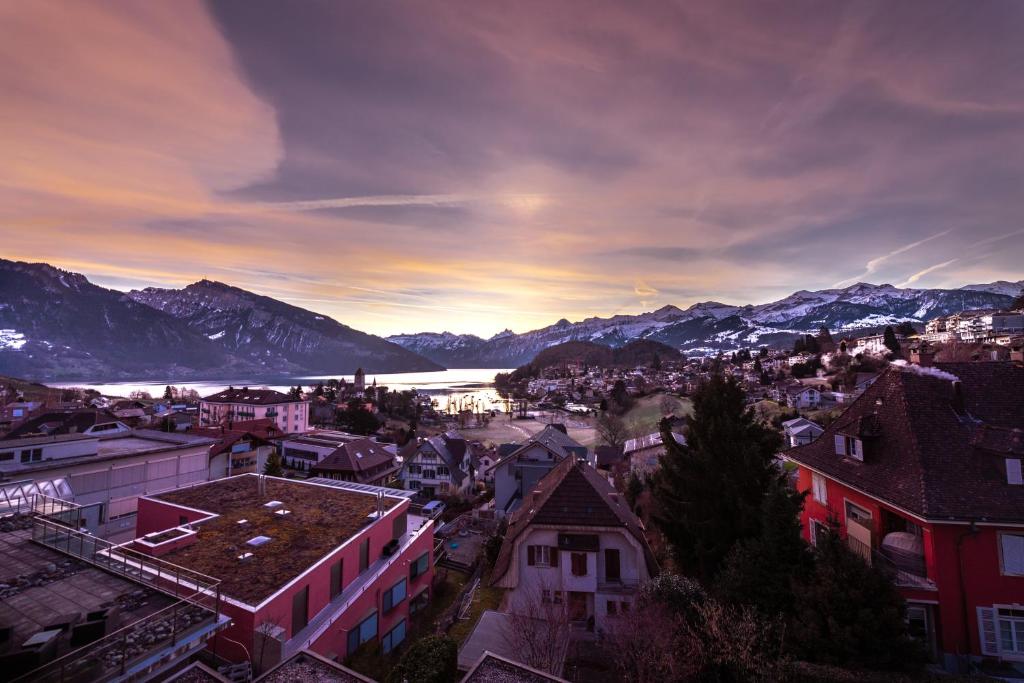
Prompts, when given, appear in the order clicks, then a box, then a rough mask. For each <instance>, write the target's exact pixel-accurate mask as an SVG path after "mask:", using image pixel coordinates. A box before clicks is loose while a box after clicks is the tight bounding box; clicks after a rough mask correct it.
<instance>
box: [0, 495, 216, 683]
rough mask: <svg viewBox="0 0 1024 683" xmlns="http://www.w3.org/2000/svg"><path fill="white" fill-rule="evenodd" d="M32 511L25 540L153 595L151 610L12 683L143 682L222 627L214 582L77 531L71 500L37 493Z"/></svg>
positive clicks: (75, 510)
mask: <svg viewBox="0 0 1024 683" xmlns="http://www.w3.org/2000/svg"><path fill="white" fill-rule="evenodd" d="M33 507H34V511H35V514H34V516H33V518H32V525H31V536H30V538H31V540H32V541H33V542H34V543H35V544H38V545H39V546H43V547H45V548H47V549H49V551H56V552H58V553H62V554H65V555H69V556H72V557H74V558H77V559H79V560H82V561H84V562H86V563H89V564H91V565H94V566H96V567H98V568H100V569H102V570H104V572H106V573H107V574H113V575H115V576H117V577H120V578H121V579H127V581H128V582H130V583H129V584H128V585H131V584H135V585H138V586H141V587H147V588H148V589H150V590H152V591H155V593H153V594H152V595H154V596H159V597H152V598H150V599H149V600H150V603H151V604H152V609H153V611H152V612H150V613H148V614H144V615H143V616H141V618H138V619H137V620H135V621H132V622H131V623H128V624H127V625H125V626H123V627H122V628H120V629H119V630H116V631H114V632H112V633H108V634H106V635H104V636H102V637H100V638H99V639H98V640H94V641H93V642H90V643H88V644H87V645H84V646H82V647H79V648H78V649H70V650H67V651H65V652H61V651H60V650H58V651H57V653H56V654H57V655H58V656H57V657H56V658H55V659H52V660H51V661H49V662H46V663H44V664H43V666H41V667H40V668H37V669H35V670H33V671H31V672H29V673H27V674H25V675H24V676H21V677H20V678H17V679H16V680H18V681H26V682H27V681H33V682H35V681H54V682H58V681H60V682H63V681H69V682H70V681H81V680H89V681H100V682H104V681H122V680H135V679H142V678H146V677H149V676H152V675H153V674H154V672H155V671H158V670H160V669H162V668H164V667H169V666H172V665H173V663H174V662H177V661H179V660H180V659H181V658H182V657H183V656H186V655H187V654H188V652H190V651H191V650H193V649H195V648H198V647H202V645H203V643H205V642H206V640H207V639H209V638H210V637H212V636H213V634H214V633H216V632H217V631H219V630H220V629H222V628H224V627H226V626H227V623H228V618H227V616H226V615H223V614H221V613H220V589H219V581H217V580H216V579H211V578H210V577H207V576H204V575H202V574H198V573H196V572H192V571H190V570H188V569H185V568H183V567H178V566H176V565H173V564H171V563H170V562H166V561H164V560H160V559H158V558H156V557H150V556H148V555H145V554H143V553H139V552H137V551H135V550H132V549H131V548H129V547H127V546H119V545H114V544H112V543H110V542H108V541H104V540H102V539H99V538H96V537H94V536H90V535H89V534H86V533H82V532H80V531H78V530H77V529H78V528H79V527H80V526H81V519H80V518H79V516H80V508H79V507H78V506H77V505H75V504H74V503H69V502H67V501H62V500H60V499H56V498H50V497H48V496H42V495H40V496H37V497H36V501H35V504H34V506H33ZM143 604H145V603H143ZM101 630H102V629H101ZM74 645H75V641H74V640H71V647H74ZM62 649H63V648H62Z"/></svg>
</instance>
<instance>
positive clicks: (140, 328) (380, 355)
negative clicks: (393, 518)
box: [0, 259, 443, 382]
mask: <svg viewBox="0 0 1024 683" xmlns="http://www.w3.org/2000/svg"><path fill="white" fill-rule="evenodd" d="M357 367H363V368H364V369H366V370H367V371H368V372H417V371H430V370H441V369H443V368H442V367H441V366H440V365H438V364H437V363H435V362H433V361H430V360H428V359H426V358H424V357H422V356H419V355H417V354H415V353H414V352H411V351H408V350H406V349H404V348H402V347H400V346H398V345H396V344H393V343H391V342H388V341H386V340H384V339H381V338H380V337H375V336H373V335H370V334H366V333H364V332H359V331H357V330H353V329H352V328H350V327H347V326H345V325H342V324H341V323H339V322H337V321H335V320H333V319H331V318H329V317H327V316H323V315H319V314H317V313H313V312H312V311H307V310H304V309H301V308H298V307H296V306H291V305H289V304H286V303H283V302H280V301H277V300H275V299H271V298H270V297H264V296H260V295H258V294H253V293H252V292H247V291H245V290H243V289H238V288H237V287H231V286H229V285H224V284H221V283H217V282H211V281H208V280H203V281H200V282H197V283H194V284H192V285H189V286H188V287H185V288H184V289H180V290H175V289H146V290H141V291H134V292H129V293H127V294H125V293H124V292H118V291H115V290H111V289H105V288H103V287H99V286H97V285H95V284H93V283H91V282H89V280H88V279H87V278H86V277H85V276H84V275H81V274H79V273H72V272H69V271H65V270H61V269H59V268H55V267H53V266H51V265H48V264H45V263H25V262H20V261H9V260H5V259H0V373H2V374H6V375H10V376H14V377H26V378H30V379H33V380H49V381H59V380H65V381H79V380H91V381H117V380H129V379H130V380H145V379H153V380H156V381H161V382H162V381H186V380H189V379H237V378H243V377H253V378H261V377H283V376H287V375H294V374H298V375H303V374H309V375H317V374H341V373H346V374H347V373H352V372H354V371H355V369H356V368H357Z"/></svg>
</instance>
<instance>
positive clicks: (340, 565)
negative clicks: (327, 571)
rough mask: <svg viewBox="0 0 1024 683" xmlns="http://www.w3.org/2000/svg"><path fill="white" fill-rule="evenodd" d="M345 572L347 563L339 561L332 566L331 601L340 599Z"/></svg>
mask: <svg viewBox="0 0 1024 683" xmlns="http://www.w3.org/2000/svg"><path fill="white" fill-rule="evenodd" d="M344 571H345V561H344V560H338V561H337V562H335V563H334V565H332V566H331V600H333V599H334V598H336V597H338V595H339V594H340V593H341V588H342V577H343V576H344Z"/></svg>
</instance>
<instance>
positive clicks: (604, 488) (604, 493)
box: [491, 458, 658, 583]
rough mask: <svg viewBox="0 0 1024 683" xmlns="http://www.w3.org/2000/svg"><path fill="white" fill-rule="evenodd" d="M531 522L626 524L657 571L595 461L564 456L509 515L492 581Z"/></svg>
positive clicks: (636, 524) (637, 526)
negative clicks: (591, 462) (594, 466)
mask: <svg viewBox="0 0 1024 683" xmlns="http://www.w3.org/2000/svg"><path fill="white" fill-rule="evenodd" d="M531 524H544V525H551V526H573V527H588V526H589V527H624V528H625V529H626V531H628V532H629V533H630V534H631V535H632V536H633V537H634V538H635V539H636V540H637V541H638V542H639V543H640V545H641V546H642V547H643V549H644V556H645V558H646V560H647V567H648V571H649V572H650V573H651V574H652V575H653V574H656V573H657V571H658V564H657V561H656V560H655V559H654V554H653V553H652V552H651V548H650V545H649V544H648V543H647V537H646V536H645V535H644V531H643V526H642V525H641V523H640V520H639V519H638V518H637V516H636V515H634V514H633V512H632V510H630V509H629V506H628V505H627V504H626V503H625V501H624V500H622V499H621V496H620V494H619V493H618V492H617V491H616V490H615V487H613V486H612V485H611V484H609V483H608V480H607V479H605V478H604V477H603V476H602V475H601V474H600V473H599V472H598V471H597V470H595V469H594V468H593V467H591V466H590V465H587V464H585V463H581V462H578V461H577V460H576V459H575V458H564V459H563V460H562V461H561V462H559V463H558V464H557V465H556V466H555V467H554V468H552V469H551V471H550V472H548V473H547V474H546V475H544V477H543V478H542V479H541V480H540V481H539V482H538V483H537V488H536V489H535V490H534V491H532V492H530V493H528V494H526V496H525V498H524V500H523V504H522V505H521V506H520V507H519V508H518V509H517V510H516V511H515V512H513V513H512V515H511V516H510V517H509V522H508V530H507V531H506V532H505V540H504V541H503V542H502V544H501V551H500V552H499V553H498V560H497V562H495V566H494V572H493V574H492V576H491V581H492V583H494V582H497V581H498V580H500V579H501V578H502V577H503V576H504V575H505V573H506V572H507V571H508V568H509V566H510V565H511V562H512V554H513V548H514V547H515V541H516V539H517V538H518V537H519V535H520V534H522V533H523V531H525V530H526V529H527V528H528V527H529V526H530V525H531Z"/></svg>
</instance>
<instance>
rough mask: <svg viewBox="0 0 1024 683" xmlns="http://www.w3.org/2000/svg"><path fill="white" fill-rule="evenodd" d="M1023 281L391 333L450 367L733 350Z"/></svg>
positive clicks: (909, 315) (992, 302) (944, 309)
mask: <svg viewBox="0 0 1024 683" xmlns="http://www.w3.org/2000/svg"><path fill="white" fill-rule="evenodd" d="M1022 289H1024V280H1021V281H1019V282H1007V281H999V282H994V283H991V284H987V285H986V284H977V285H967V286H965V287H961V288H960V289H909V288H904V289H901V288H898V287H894V286H892V285H888V284H885V285H872V284H867V283H863V282H861V283H857V284H855V285H851V286H849V287H845V288H843V289H825V290H820V291H816V292H809V291H807V290H800V291H798V292H795V293H793V294H791V295H789V296H787V297H786V298H784V299H780V300H778V301H773V302H771V303H767V304H760V305H756V306H754V305H746V306H732V305H728V304H722V303H718V302H716V301H706V302H702V303H697V304H694V305H692V306H690V307H689V308H686V309H680V308H678V307H676V306H663V307H662V308H659V309H658V310H656V311H652V312H649V313H641V314H639V315H616V316H612V317H609V318H598V317H595V318H587V319H585V320H582V321H579V322H575V323H571V322H569V321H568V320H566V319H564V318H563V319H562V320H559V321H558V322H557V323H555V324H554V325H550V326H548V327H543V328H541V329H538V330H533V331H530V332H525V333H522V334H515V333H513V332H511V331H510V330H505V331H503V332H501V333H499V334H496V335H495V336H493V337H491V338H489V339H483V338H481V337H477V336H475V335H468V334H462V335H456V334H451V333H449V332H441V333H435V332H423V333H419V334H399V335H394V336H391V337H388V339H389V340H390V341H393V342H395V343H396V344H399V345H400V346H403V347H405V348H407V349H409V350H410V351H415V352H416V353H418V354H421V355H423V356H426V357H427V358H430V359H431V360H434V361H436V362H437V363H440V364H442V365H444V366H446V367H450V368H460V367H461V368H471V367H473V368H476V367H479V368H491V367H493V368H511V367H518V366H520V365H522V364H524V363H527V362H529V361H530V360H532V359H533V358H534V357H535V356H536V355H537V354H538V353H539V352H540V351H542V350H544V349H546V348H548V347H551V346H554V345H556V344H562V343H564V342H569V341H592V342H597V343H599V344H607V345H609V346H612V347H619V346H622V345H624V344H626V343H628V342H630V341H633V340H637V339H650V340H652V341H658V342H662V343H664V344H667V345H668V346H671V347H673V348H676V349H679V350H681V351H693V352H701V351H717V350H730V349H737V348H742V347H745V346H746V347H749V346H758V345H789V344H791V343H792V342H793V340H794V339H796V338H797V337H798V336H800V335H802V334H807V333H814V332H817V331H818V330H819V329H820V328H821V327H822V326H827V327H828V328H829V329H830V330H832V331H833V332H834V333H835V332H838V333H840V334H842V333H843V332H852V331H853V330H861V331H863V330H871V329H878V328H882V327H884V326H885V325H895V324H897V323H900V322H904V321H907V322H911V323H923V322H925V321H927V320H930V319H932V318H936V317H939V316H943V315H949V314H950V313H956V312H959V311H963V310H976V309H1000V308H1005V307H1007V306H1008V305H1010V303H1011V302H1012V301H1013V298H1014V296H1015V295H1016V294H1018V293H1019V292H1020V291H1021V290H1022Z"/></svg>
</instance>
